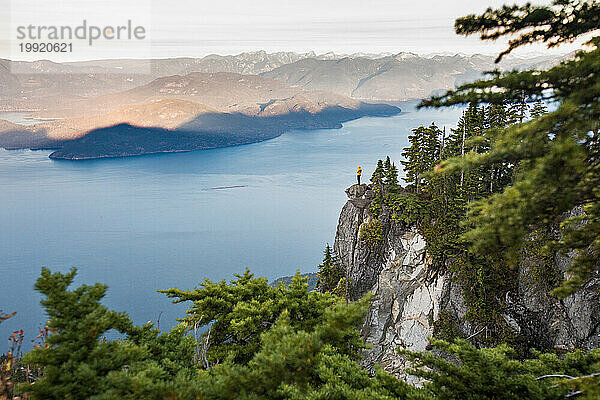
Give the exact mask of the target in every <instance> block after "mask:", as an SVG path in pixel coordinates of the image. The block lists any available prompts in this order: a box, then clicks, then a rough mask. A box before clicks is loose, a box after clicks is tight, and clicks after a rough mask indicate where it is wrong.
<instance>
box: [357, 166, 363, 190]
mask: <svg viewBox="0 0 600 400" xmlns="http://www.w3.org/2000/svg"><path fill="white" fill-rule="evenodd" d="M361 175H362V168H361V167H360V165H359V166H358V171H356V180H358V184H359V185H360V176H361Z"/></svg>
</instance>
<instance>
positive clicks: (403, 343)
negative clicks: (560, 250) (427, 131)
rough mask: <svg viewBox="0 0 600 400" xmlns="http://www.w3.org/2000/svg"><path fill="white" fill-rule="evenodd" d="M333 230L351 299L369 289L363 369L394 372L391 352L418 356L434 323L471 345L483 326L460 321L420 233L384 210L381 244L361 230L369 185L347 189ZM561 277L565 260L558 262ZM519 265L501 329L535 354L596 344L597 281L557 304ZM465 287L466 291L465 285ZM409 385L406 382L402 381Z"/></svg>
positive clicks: (458, 299)
mask: <svg viewBox="0 0 600 400" xmlns="http://www.w3.org/2000/svg"><path fill="white" fill-rule="evenodd" d="M346 193H347V194H348V197H349V200H348V202H347V203H346V204H345V205H344V208H343V209H342V213H341V215H340V220H339V224H338V228H337V235H336V239H335V247H334V249H335V252H336V255H337V256H338V258H339V260H340V263H341V264H342V266H343V268H344V269H345V271H346V276H347V277H348V278H349V287H348V289H349V295H350V297H351V298H352V299H357V298H360V297H361V296H363V295H364V294H366V293H367V292H372V293H373V294H374V295H375V298H374V301H373V304H372V305H371V307H370V309H369V310H368V313H367V317H366V320H365V323H364V326H363V328H362V334H363V337H364V339H365V341H366V342H367V344H369V345H370V346H372V349H368V350H366V351H365V360H364V363H365V367H367V368H368V369H373V368H374V366H375V365H376V364H380V365H381V366H382V367H383V368H384V369H386V370H387V371H389V372H392V373H394V374H396V375H404V370H405V368H406V367H407V365H406V361H405V360H404V359H403V357H401V356H399V355H398V354H397V353H396V351H395V350H396V349H397V348H405V349H409V350H413V351H424V350H426V348H427V345H428V343H429V341H428V338H429V337H431V336H433V334H434V324H435V323H436V322H437V321H440V318H442V317H443V318H446V319H449V320H452V321H454V324H455V328H456V329H457V330H458V332H459V335H460V336H462V337H464V338H468V339H470V340H472V341H477V340H478V337H480V335H486V334H487V331H486V329H485V327H481V326H476V325H475V324H472V323H470V322H469V321H467V320H466V319H465V314H466V313H467V311H468V308H467V305H466V304H465V301H464V299H463V296H462V293H463V288H461V287H460V286H459V285H458V284H457V283H455V282H454V281H453V279H452V277H451V276H450V274H436V273H435V272H434V271H433V270H432V269H431V268H430V263H429V261H428V256H427V252H426V243H425V239H424V238H423V236H421V235H420V234H419V232H418V231H417V230H416V228H414V227H402V226H400V225H398V224H396V223H394V222H393V221H392V220H391V219H390V218H389V217H388V216H386V214H385V213H383V215H381V216H380V217H379V220H380V221H381V222H382V226H383V233H382V236H383V240H382V241H379V242H377V243H376V244H369V243H367V242H366V241H364V240H361V238H360V232H361V230H362V229H364V228H365V226H367V225H366V224H368V223H369V222H370V221H371V220H372V218H373V216H372V215H371V212H370V209H369V206H370V203H371V201H372V198H373V193H372V192H371V190H370V188H369V187H368V186H367V185H361V186H358V185H354V186H352V187H350V188H348V189H347V190H346ZM556 263H557V265H558V267H559V269H560V270H561V271H562V272H564V271H565V269H566V267H567V266H568V263H569V259H568V258H563V259H557V260H556ZM524 264H525V265H523V266H522V267H521V271H520V277H519V285H518V291H517V293H509V294H508V295H507V298H506V303H507V307H506V310H505V312H504V314H503V318H504V320H505V322H506V325H507V328H508V329H510V330H511V332H512V333H514V334H515V335H519V337H521V338H522V340H525V341H526V342H527V343H530V344H531V345H532V346H533V347H536V348H538V349H552V348H554V349H559V350H560V349H570V348H574V347H580V348H586V349H590V348H595V347H598V346H599V345H600V276H596V277H595V279H593V280H592V281H591V282H590V283H589V284H588V285H586V286H585V287H584V288H583V289H581V290H580V291H579V292H577V293H575V294H574V295H572V296H570V297H568V298H566V299H564V300H558V299H556V298H554V297H552V296H550V295H549V294H548V293H547V290H545V289H544V288H536V287H535V285H532V284H531V282H530V280H531V279H530V271H529V268H530V267H528V266H527V263H524ZM466 289H467V290H468V288H466ZM408 379H409V380H410V379H411V378H410V377H408Z"/></svg>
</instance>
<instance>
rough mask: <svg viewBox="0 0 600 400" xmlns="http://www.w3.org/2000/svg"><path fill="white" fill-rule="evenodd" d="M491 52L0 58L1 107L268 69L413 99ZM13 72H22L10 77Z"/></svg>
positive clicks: (486, 60)
mask: <svg viewBox="0 0 600 400" xmlns="http://www.w3.org/2000/svg"><path fill="white" fill-rule="evenodd" d="M562 58H563V57H557V56H537V57H533V58H528V59H523V58H518V57H512V56H509V57H506V59H505V60H504V61H503V62H502V63H501V64H500V65H499V66H498V67H499V68H501V69H504V70H506V69H514V68H516V69H523V68H528V67H547V66H549V65H552V64H554V63H556V62H558V60H560V59H562ZM493 61H494V57H492V56H484V55H472V56H467V55H454V56H448V55H434V56H427V57H424V56H418V55H416V54H412V53H399V54H395V55H389V54H354V55H349V56H347V55H337V54H334V53H327V54H322V55H316V54H314V53H304V54H297V53H292V52H282V53H273V54H268V53H266V52H264V51H258V52H252V53H242V54H239V55H235V56H219V55H210V56H206V57H203V58H170V59H156V60H136V59H131V60H127V59H124V60H121V59H119V60H98V61H86V62H74V63H65V64H58V63H53V62H51V61H36V62H15V61H9V60H2V59H0V110H4V111H10V110H27V111H28V110H45V109H51V108H56V107H55V106H56V102H57V101H58V102H61V103H62V102H71V101H73V100H74V99H78V98H82V97H95V96H100V95H104V94H109V93H116V92H122V91H124V90H128V89H132V88H135V87H138V86H140V85H144V84H147V83H149V82H151V81H153V80H155V79H157V78H160V77H166V76H172V75H188V74H190V73H193V72H201V73H217V72H233V73H238V74H244V75H257V74H262V75H263V76H265V77H268V78H273V79H275V80H279V81H281V82H283V83H285V84H287V85H290V86H298V87H301V88H305V89H309V90H326V91H333V92H336V93H339V94H343V95H346V96H350V97H353V98H357V99H370V100H394V101H399V100H408V99H415V98H423V97H426V96H429V95H430V94H432V93H434V92H437V91H440V90H445V89H451V88H453V87H455V85H456V84H459V83H463V82H466V81H470V80H473V79H477V78H479V77H481V76H482V73H483V72H484V71H488V70H492V69H494V68H496V67H497V66H496V65H495V64H494V62H493ZM11 71H19V73H18V74H11Z"/></svg>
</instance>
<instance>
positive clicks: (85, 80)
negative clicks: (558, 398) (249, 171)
mask: <svg viewBox="0 0 600 400" xmlns="http://www.w3.org/2000/svg"><path fill="white" fill-rule="evenodd" d="M559 60H560V58H559V57H554V56H539V57H534V58H530V59H521V58H516V57H507V58H506V60H505V61H504V62H503V63H502V64H500V65H499V67H500V68H502V69H523V68H528V67H547V66H549V65H552V64H554V63H557V62H558V61H559ZM496 67H497V66H496V65H495V64H494V62H493V57H491V56H483V55H474V56H466V55H454V56H448V55H432V56H427V57H424V56H418V55H416V54H412V53H399V54H395V55H390V54H354V55H349V56H348V55H336V54H333V53H328V54H322V55H316V54H314V53H305V54H297V53H291V52H287V53H274V54H268V53H266V52H263V51H259V52H252V53H242V54H239V55H235V56H218V55H211V56H207V57H203V58H173V59H158V60H135V59H131V60H98V61H86V62H73V63H64V64H59V63H53V62H51V61H36V62H15V61H9V60H1V59H0V111H26V112H28V113H29V114H30V117H32V118H37V119H53V121H50V122H40V123H37V124H34V125H32V126H22V125H15V124H12V123H10V122H8V121H2V120H0V147H5V148H10V149H16V148H34V149H39V148H51V149H57V151H56V152H55V153H53V155H52V157H53V158H69V159H82V158H96V157H113V156H123V155H137V154H145V153H153V152H165V151H185V150H195V149H201V148H213V147H222V146H231V145H237V144H244V143H252V142H256V141H260V140H266V139H269V138H272V137H275V136H277V135H280V134H282V133H283V132H285V131H287V130H290V129H314V128H331V127H339V126H340V124H341V123H342V122H344V121H348V120H351V119H355V118H360V117H362V116H367V115H371V116H389V115H394V114H397V113H398V112H399V111H400V110H399V109H398V108H397V107H392V106H387V105H385V104H367V103H364V102H363V101H364V100H366V101H376V102H378V101H382V100H384V101H399V100H408V99H415V98H424V97H427V96H429V95H431V94H434V93H437V92H440V91H443V90H447V89H452V88H454V87H455V86H456V85H457V84H460V83H463V82H467V81H472V80H475V79H478V78H480V77H481V76H482V74H483V72H484V71H487V70H492V69H494V68H496ZM14 71H18V72H19V73H14Z"/></svg>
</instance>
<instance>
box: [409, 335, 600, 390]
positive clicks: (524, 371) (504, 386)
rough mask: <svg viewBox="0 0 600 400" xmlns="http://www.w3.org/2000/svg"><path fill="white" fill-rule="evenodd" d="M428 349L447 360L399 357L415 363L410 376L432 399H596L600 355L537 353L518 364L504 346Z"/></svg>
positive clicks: (460, 344) (437, 344)
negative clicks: (413, 377)
mask: <svg viewBox="0 0 600 400" xmlns="http://www.w3.org/2000/svg"><path fill="white" fill-rule="evenodd" d="M431 344H432V346H433V348H435V349H436V350H437V351H441V352H442V353H444V354H446V355H447V356H449V357H447V358H443V357H439V356H438V355H436V353H435V352H431V353H415V352H411V351H408V350H399V353H401V354H403V355H404V356H406V357H407V359H409V360H411V361H412V362H413V363H414V367H413V370H412V371H411V373H412V374H414V375H415V376H418V377H420V378H422V379H424V380H425V382H426V383H425V385H424V390H425V391H426V392H427V393H428V394H430V395H431V397H432V398H434V399H439V400H459V399H460V400H470V399H472V400H486V399H489V400H492V399H506V400H510V399H514V400H553V399H555V400H559V399H565V398H578V399H595V398H597V397H596V396H597V395H598V393H599V389H600V385H599V384H598V381H599V376H600V374H598V368H599V366H600V364H599V362H600V351H599V350H593V351H592V352H590V353H587V354H586V353H584V352H582V351H575V352H573V353H569V354H567V355H566V356H565V357H564V358H561V357H558V356H557V355H556V354H542V353H537V354H536V357H535V358H533V359H527V360H518V359H516V357H515V356H516V354H515V353H516V352H515V350H513V349H512V348H510V347H509V346H506V345H501V346H498V347H496V348H484V349H477V348H476V347H474V346H473V345H471V344H469V343H468V342H466V341H463V340H456V341H454V342H447V341H443V340H432V342H431ZM589 383H592V384H591V385H590V384H589Z"/></svg>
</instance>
